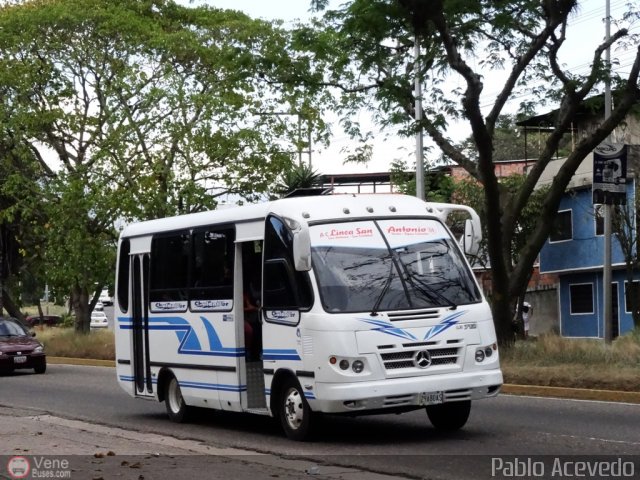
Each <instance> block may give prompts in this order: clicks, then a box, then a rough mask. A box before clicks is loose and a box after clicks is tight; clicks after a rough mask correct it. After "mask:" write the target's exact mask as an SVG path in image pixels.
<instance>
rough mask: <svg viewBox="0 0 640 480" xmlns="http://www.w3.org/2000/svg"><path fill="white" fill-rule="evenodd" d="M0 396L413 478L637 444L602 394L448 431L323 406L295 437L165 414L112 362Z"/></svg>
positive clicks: (258, 423) (507, 410) (493, 412)
mask: <svg viewBox="0 0 640 480" xmlns="http://www.w3.org/2000/svg"><path fill="white" fill-rule="evenodd" d="M0 405H2V406H21V407H25V408H31V409H35V410H41V411H45V412H47V413H50V414H53V415H57V416H61V417H66V418H74V419H81V420H85V421H89V422H93V423H98V424H103V425H109V426H116V427H121V428H126V429H132V430H136V431H141V432H150V433H159V434H164V435H169V436H173V437H177V438H184V439H193V440H197V441H200V442H202V443H204V444H209V445H213V446H217V447H220V446H229V447H237V448H243V449H247V450H251V451H256V452H263V453H272V454H274V455H277V456H294V457H300V458H303V459H308V460H310V461H314V462H319V463H330V464H333V465H349V466H357V467H361V468H366V469H369V470H371V471H376V472H381V473H387V474H402V475H408V476H415V477H416V478H466V477H468V474H469V469H471V470H473V471H474V472H475V475H474V477H475V478H490V477H491V475H490V474H489V473H490V470H491V462H492V458H494V457H496V456H519V457H522V458H524V457H525V456H526V457H532V456H539V455H547V456H552V457H555V456H559V455H572V456H588V457H592V456H594V455H616V456H620V455H638V454H640V429H639V428H638V425H640V405H630V404H616V403H605V402H585V401H575V400H556V399H545V398H527V397H515V396H506V395H502V396H500V397H498V398H496V399H489V400H483V401H479V402H475V403H474V405H473V407H472V412H471V418H470V420H469V422H468V423H467V425H466V427H465V428H464V429H463V430H462V431H460V432H457V433H455V434H449V435H445V434H440V433H438V432H436V431H435V430H433V429H432V428H431V427H430V425H429V422H428V419H427V418H426V414H425V413H424V412H421V411H418V412H412V413H408V414H403V415H381V416H375V417H360V418H342V417H329V416H328V417H325V418H324V419H323V422H322V425H321V429H320V432H319V435H318V437H317V439H316V441H314V442H310V443H295V442H291V441H289V440H287V439H286V438H285V437H284V436H283V434H282V433H281V431H280V429H279V428H278V426H277V425H276V424H275V422H274V421H273V420H272V419H270V418H266V417H260V416H254V415H249V414H233V413H222V412H214V411H209V410H199V411H198V414H199V415H198V420H197V421H196V422H194V423H191V424H185V425H181V424H175V423H171V422H170V421H169V420H168V418H167V417H166V414H165V411H164V405H162V404H159V403H156V402H149V401H143V400H136V399H133V398H131V397H129V396H128V395H127V394H126V393H125V392H124V391H122V390H121V389H120V387H119V386H118V385H117V383H116V380H115V371H114V369H113V368H109V367H84V366H70V365H50V366H49V369H48V371H47V373H46V374H45V375H34V374H32V373H31V372H24V373H14V374H12V375H9V376H5V377H2V378H1V379H0ZM535 458H538V457H535ZM540 458H546V459H548V458H551V457H540ZM581 458H585V457H581ZM461 459H463V460H464V461H461ZM637 460H638V457H635V461H637ZM425 472H428V474H427V473H425ZM638 473H640V470H638Z"/></svg>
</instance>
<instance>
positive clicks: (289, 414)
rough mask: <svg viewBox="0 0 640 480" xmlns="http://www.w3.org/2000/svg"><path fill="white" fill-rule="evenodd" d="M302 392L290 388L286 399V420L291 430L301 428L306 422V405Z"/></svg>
mask: <svg viewBox="0 0 640 480" xmlns="http://www.w3.org/2000/svg"><path fill="white" fill-rule="evenodd" d="M303 400H304V399H303V398H302V395H301V394H300V392H299V391H298V390H297V389H295V388H290V389H289V390H288V391H287V393H286V395H285V397H284V418H285V419H286V421H287V425H288V426H289V428H291V430H297V429H299V428H300V425H301V424H302V421H303V420H304V404H303Z"/></svg>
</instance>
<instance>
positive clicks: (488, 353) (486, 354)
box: [475, 343, 498, 363]
mask: <svg viewBox="0 0 640 480" xmlns="http://www.w3.org/2000/svg"><path fill="white" fill-rule="evenodd" d="M494 351H498V345H496V344H495V343H494V344H493V345H489V346H486V347H480V348H478V349H477V350H476V354H475V358H476V362H477V363H482V362H484V361H485V360H487V359H489V358H491V357H492V356H493V352H494Z"/></svg>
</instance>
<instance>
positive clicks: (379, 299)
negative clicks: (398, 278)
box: [371, 256, 393, 317]
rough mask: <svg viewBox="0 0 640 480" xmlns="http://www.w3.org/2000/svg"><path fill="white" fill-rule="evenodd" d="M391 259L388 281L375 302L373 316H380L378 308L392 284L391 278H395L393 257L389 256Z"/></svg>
mask: <svg viewBox="0 0 640 480" xmlns="http://www.w3.org/2000/svg"><path fill="white" fill-rule="evenodd" d="M389 260H390V262H389V263H390V264H391V268H390V269H389V275H388V276H387V281H386V282H385V284H384V286H383V287H382V291H381V292H380V296H379V297H378V299H377V300H376V303H374V304H373V308H372V309H371V316H372V317H377V316H378V308H380V304H381V303H382V299H383V298H384V296H385V295H386V294H387V292H388V291H389V287H390V286H391V280H393V258H392V257H391V256H389Z"/></svg>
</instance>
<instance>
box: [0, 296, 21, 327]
mask: <svg viewBox="0 0 640 480" xmlns="http://www.w3.org/2000/svg"><path fill="white" fill-rule="evenodd" d="M2 304H3V305H4V309H5V310H6V311H7V313H8V314H9V315H10V316H12V317H14V318H17V319H18V320H20V321H24V314H23V313H22V312H21V311H20V307H19V306H18V305H17V304H16V303H15V302H14V301H13V298H11V296H10V295H9V294H8V293H7V291H6V290H2Z"/></svg>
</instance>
